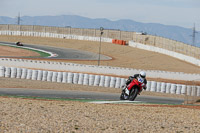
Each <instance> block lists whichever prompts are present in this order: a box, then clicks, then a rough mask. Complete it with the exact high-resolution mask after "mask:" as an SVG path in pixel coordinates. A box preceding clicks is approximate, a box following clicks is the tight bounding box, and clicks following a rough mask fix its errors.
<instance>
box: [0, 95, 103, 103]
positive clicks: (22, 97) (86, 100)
mask: <svg viewBox="0 0 200 133" xmlns="http://www.w3.org/2000/svg"><path fill="white" fill-rule="evenodd" d="M0 97H10V98H21V99H36V100H55V101H79V102H92V101H95V100H91V99H67V98H45V97H34V96H16V95H6V94H5V95H4V94H0ZM98 101H100V100H98Z"/></svg>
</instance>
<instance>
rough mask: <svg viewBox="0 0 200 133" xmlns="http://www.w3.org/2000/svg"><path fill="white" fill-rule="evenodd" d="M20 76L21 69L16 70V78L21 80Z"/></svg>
mask: <svg viewBox="0 0 200 133" xmlns="http://www.w3.org/2000/svg"><path fill="white" fill-rule="evenodd" d="M21 76H22V69H21V68H17V75H16V78H18V79H19V78H21Z"/></svg>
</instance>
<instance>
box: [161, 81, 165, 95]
mask: <svg viewBox="0 0 200 133" xmlns="http://www.w3.org/2000/svg"><path fill="white" fill-rule="evenodd" d="M161 93H166V83H164V82H162V83H161Z"/></svg>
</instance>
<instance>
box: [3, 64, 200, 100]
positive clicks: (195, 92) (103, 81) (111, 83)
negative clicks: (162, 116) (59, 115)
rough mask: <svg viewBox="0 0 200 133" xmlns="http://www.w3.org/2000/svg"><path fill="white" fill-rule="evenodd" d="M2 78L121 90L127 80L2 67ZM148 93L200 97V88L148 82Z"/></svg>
mask: <svg viewBox="0 0 200 133" xmlns="http://www.w3.org/2000/svg"><path fill="white" fill-rule="evenodd" d="M0 77H6V78H21V79H30V80H39V81H48V82H59V83H70V84H81V85H89V86H101V87H111V88H121V87H122V86H123V85H124V84H125V83H126V79H125V78H120V77H111V76H104V75H93V74H86V73H85V74H83V73H72V72H54V71H44V70H31V69H26V68H15V67H4V66H0ZM146 91H152V92H159V93H170V94H177V95H185V94H186V95H189V96H200V86H191V85H182V84H171V83H164V82H156V81H147V89H146Z"/></svg>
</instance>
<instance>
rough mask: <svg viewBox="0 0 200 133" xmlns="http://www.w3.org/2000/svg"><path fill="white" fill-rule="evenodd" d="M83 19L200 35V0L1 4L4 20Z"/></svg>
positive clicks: (1, 0)
mask: <svg viewBox="0 0 200 133" xmlns="http://www.w3.org/2000/svg"><path fill="white" fill-rule="evenodd" d="M19 12H20V14H21V16H43V15H51V16H55V15H80V16H84V17H89V18H107V19H110V20H119V19H131V20H134V21H138V22H144V23H161V24H166V25H177V26H181V27H186V28H192V27H193V25H194V23H195V24H196V29H198V30H199V31H200V0H0V16H8V17H16V16H17V15H18V13H19Z"/></svg>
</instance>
